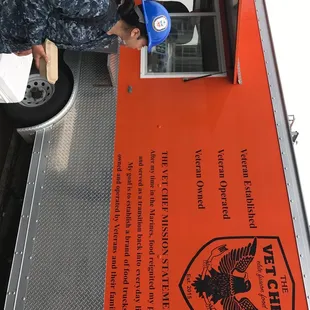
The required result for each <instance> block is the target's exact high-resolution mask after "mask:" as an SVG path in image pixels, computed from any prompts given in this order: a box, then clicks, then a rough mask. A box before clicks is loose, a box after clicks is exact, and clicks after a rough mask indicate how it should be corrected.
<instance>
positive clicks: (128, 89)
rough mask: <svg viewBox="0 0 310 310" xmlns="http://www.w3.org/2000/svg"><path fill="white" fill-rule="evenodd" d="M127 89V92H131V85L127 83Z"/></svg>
mask: <svg viewBox="0 0 310 310" xmlns="http://www.w3.org/2000/svg"><path fill="white" fill-rule="evenodd" d="M127 91H128V93H130V94H131V93H132V86H130V85H129V86H128V88H127Z"/></svg>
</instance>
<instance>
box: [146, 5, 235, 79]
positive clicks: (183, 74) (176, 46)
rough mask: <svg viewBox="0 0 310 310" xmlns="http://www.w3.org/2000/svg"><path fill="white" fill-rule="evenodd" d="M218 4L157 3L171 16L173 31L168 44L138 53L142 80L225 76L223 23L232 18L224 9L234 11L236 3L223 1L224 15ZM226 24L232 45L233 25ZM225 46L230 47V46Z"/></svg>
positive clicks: (166, 42)
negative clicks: (224, 18) (225, 17)
mask: <svg viewBox="0 0 310 310" xmlns="http://www.w3.org/2000/svg"><path fill="white" fill-rule="evenodd" d="M219 1H221V0H179V1H166V0H164V1H159V2H160V3H161V4H163V5H164V6H165V7H166V8H167V10H168V12H169V14H170V16H171V21H172V29H171V32H170V35H169V37H168V38H167V40H166V41H165V42H163V43H162V44H160V45H158V46H156V47H154V48H153V50H152V52H151V53H148V52H147V49H142V50H141V77H142V78H195V77H199V76H205V75H213V76H226V72H227V70H226V63H227V61H226V58H225V48H226V47H225V45H224V40H223V22H222V19H223V16H232V15H233V14H230V13H229V12H230V11H231V10H227V6H228V7H229V8H231V9H232V10H233V9H234V7H235V6H236V4H238V1H233V0H225V1H223V3H224V2H225V8H226V9H225V10H224V12H223V8H222V7H220V2H219ZM227 12H228V14H227ZM225 24H226V25H229V28H230V31H229V32H228V35H229V37H231V40H232V41H233V42H235V38H234V35H235V32H236V21H234V20H233V19H232V18H230V19H229V23H225ZM231 33H233V34H231ZM228 46H229V47H231V45H229V43H228ZM224 47H225V48H224ZM231 51H233V50H232V49H231Z"/></svg>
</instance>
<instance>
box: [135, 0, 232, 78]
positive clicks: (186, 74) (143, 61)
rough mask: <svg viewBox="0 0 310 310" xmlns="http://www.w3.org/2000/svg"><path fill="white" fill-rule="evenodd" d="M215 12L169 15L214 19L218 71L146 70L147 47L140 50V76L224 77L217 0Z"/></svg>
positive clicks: (221, 31)
mask: <svg viewBox="0 0 310 310" xmlns="http://www.w3.org/2000/svg"><path fill="white" fill-rule="evenodd" d="M214 3H215V12H190V13H170V14H169V15H170V16H171V17H205V16H211V17H214V20H215V36H216V38H217V39H218V42H219V44H217V45H216V48H217V55H218V60H219V67H220V68H219V71H203V72H166V73H156V72H148V52H147V48H143V49H142V50H141V52H140V78H143V79H145V78H196V77H201V76H205V75H210V76H211V77H226V76H227V73H226V59H225V47H224V40H223V29H222V20H221V12H220V5H219V1H217V0H215V1H214Z"/></svg>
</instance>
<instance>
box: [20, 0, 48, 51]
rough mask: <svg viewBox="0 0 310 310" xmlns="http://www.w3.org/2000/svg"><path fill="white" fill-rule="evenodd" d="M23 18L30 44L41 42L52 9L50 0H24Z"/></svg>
mask: <svg viewBox="0 0 310 310" xmlns="http://www.w3.org/2000/svg"><path fill="white" fill-rule="evenodd" d="M22 3H23V5H24V18H25V20H26V24H27V27H28V39H29V43H31V44H32V45H39V44H42V42H43V40H44V37H43V36H44V31H45V28H46V26H47V19H48V16H49V14H50V12H51V11H52V9H53V5H52V3H51V2H50V0H24V1H22Z"/></svg>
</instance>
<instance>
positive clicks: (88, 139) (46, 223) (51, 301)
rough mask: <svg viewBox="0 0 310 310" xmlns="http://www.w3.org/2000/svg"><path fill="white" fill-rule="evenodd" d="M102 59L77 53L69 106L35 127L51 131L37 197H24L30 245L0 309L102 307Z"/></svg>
mask: <svg viewBox="0 0 310 310" xmlns="http://www.w3.org/2000/svg"><path fill="white" fill-rule="evenodd" d="M113 61H114V62H118V57H114V58H113ZM106 63H107V55H105V54H96V53H85V54H82V61H81V68H80V72H79V74H80V75H79V79H80V83H79V85H80V86H79V88H78V90H77V94H76V99H75V103H74V105H73V106H72V107H71V109H70V111H69V113H68V114H67V115H66V116H65V117H64V118H63V119H62V120H61V122H60V123H58V124H56V125H54V126H53V128H51V129H49V130H48V129H46V130H45V131H44V132H43V133H41V135H42V137H41V136H40V139H42V141H43V140H44V135H45V134H48V135H50V137H49V138H48V144H49V148H48V151H46V153H45V154H44V152H41V153H40V155H39V157H40V158H41V157H42V158H45V159H47V167H46V170H45V171H43V174H44V178H40V179H39V180H37V181H38V182H35V184H34V186H35V188H39V189H40V190H41V192H42V193H41V195H42V196H41V197H42V199H41V200H40V201H35V202H34V201H29V203H28V204H31V208H30V209H32V210H36V212H33V213H30V220H29V222H31V223H35V226H36V230H34V232H33V233H34V234H35V235H34V236H31V234H28V235H27V238H26V239H27V240H30V239H31V240H32V241H33V246H32V247H28V248H26V250H25V251H24V252H23V253H22V254H19V255H20V256H21V259H20V260H18V261H16V266H15V269H14V268H13V269H12V274H11V286H10V289H9V292H10V295H8V298H7V302H6V308H5V309H19V310H20V309H27V310H30V309H31V310H36V309H38V310H42V309H46V310H49V309H66V310H70V309H75V310H76V309H103V302H104V300H103V298H104V293H103V292H104V285H105V268H106V253H107V238H108V223H109V208H110V193H111V182H112V166H113V151H114V130H115V115H116V96H117V89H116V88H115V87H112V86H111V80H110V77H109V74H108V69H107V67H106ZM117 67H118V66H117V65H114V66H112V70H117ZM113 68H114V69H113ZM110 70H111V68H110ZM114 73H116V74H117V72H114ZM98 85H100V86H98ZM102 86H103V87H102ZM37 162H39V161H37ZM37 162H36V163H37ZM36 163H34V165H35V164H36ZM37 170H38V171H39V172H40V171H41V170H40V168H39V169H37ZM41 172H42V171H41ZM39 181H40V182H39ZM26 208H27V201H25V203H24V209H26ZM28 208H29V206H28ZM31 214H32V215H33V216H35V217H32V215H31ZM30 226H31V225H28V228H29V227H30ZM27 240H26V242H27ZM18 265H19V266H20V267H19V268H18ZM27 266H28V268H27ZM20 270H22V272H20ZM16 271H18V272H16ZM16 274H19V277H17V276H16ZM14 275H15V278H14ZM13 278H14V279H15V281H14V279H13ZM22 292H24V294H22Z"/></svg>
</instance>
